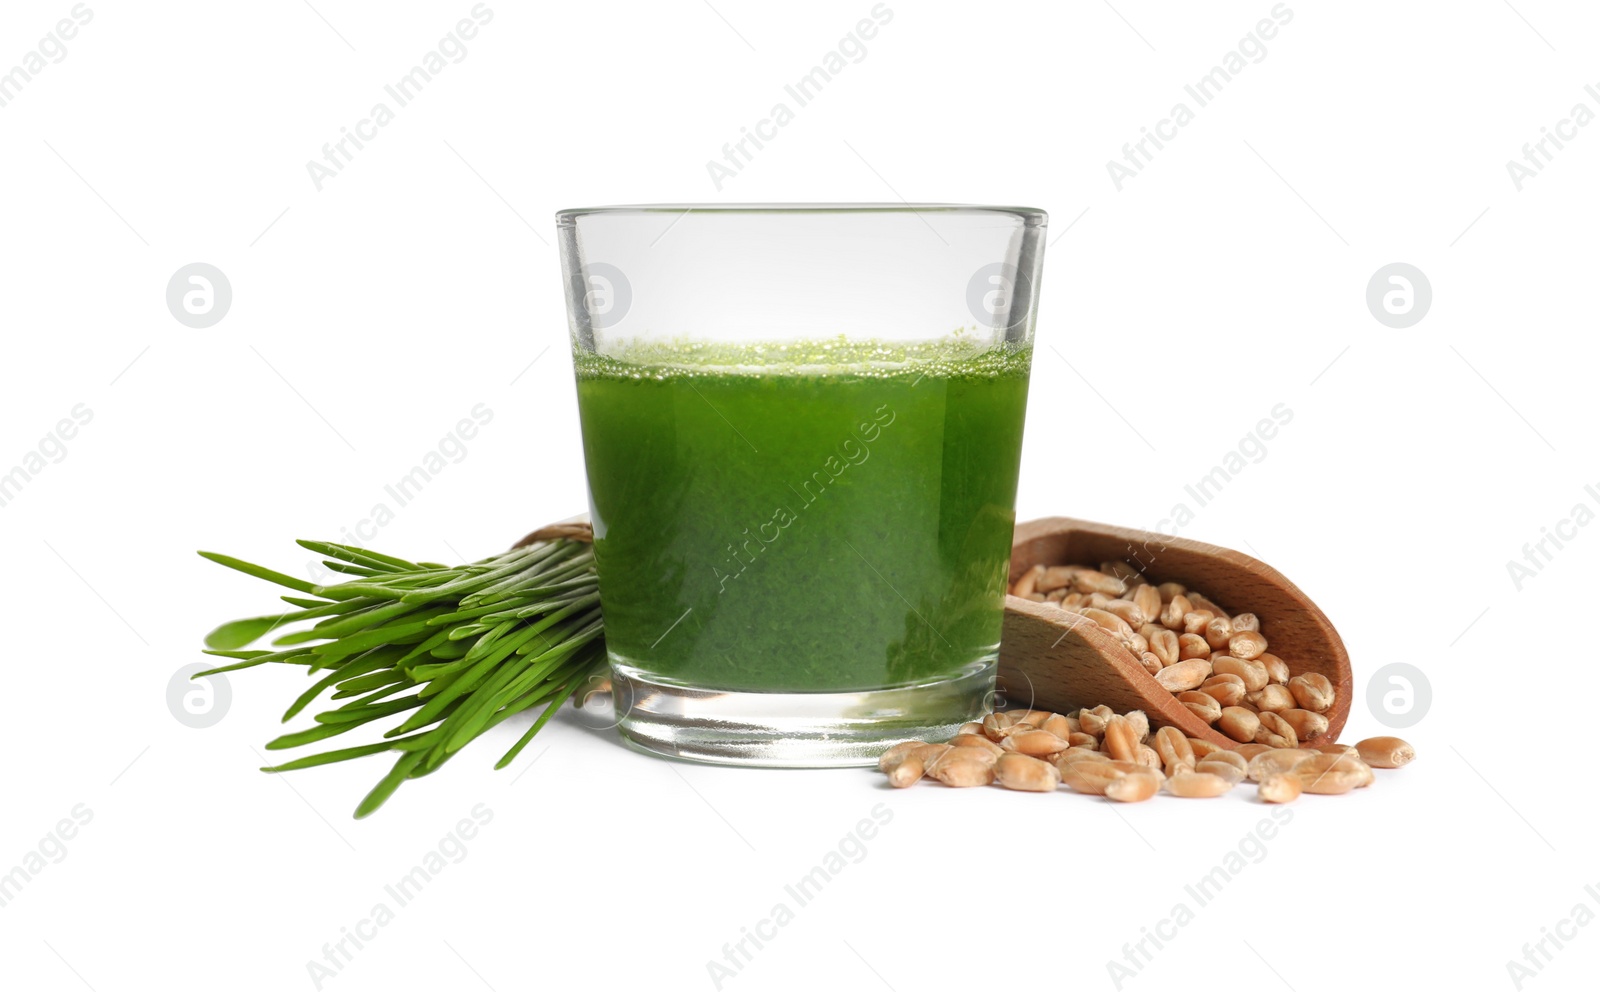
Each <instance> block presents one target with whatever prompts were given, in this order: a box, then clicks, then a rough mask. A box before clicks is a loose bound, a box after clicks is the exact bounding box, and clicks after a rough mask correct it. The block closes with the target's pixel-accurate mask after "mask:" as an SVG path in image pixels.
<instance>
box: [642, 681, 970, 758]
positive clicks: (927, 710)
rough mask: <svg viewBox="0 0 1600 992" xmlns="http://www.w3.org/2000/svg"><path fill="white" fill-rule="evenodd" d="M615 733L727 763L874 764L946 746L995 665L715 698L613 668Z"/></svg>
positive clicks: (661, 750)
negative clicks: (876, 685)
mask: <svg viewBox="0 0 1600 992" xmlns="http://www.w3.org/2000/svg"><path fill="white" fill-rule="evenodd" d="M612 669H613V671H612V684H613V692H614V694H615V695H614V699H615V701H616V712H617V715H618V718H619V720H618V727H619V729H620V730H621V731H622V736H623V739H624V740H626V741H627V742H628V743H629V744H631V745H632V746H634V747H636V748H639V749H641V750H644V751H649V752H652V753H655V754H663V755H667V756H669V757H674V758H684V759H687V760H690V761H705V762H711V763H714V764H724V765H758V766H765V767H769V768H827V767H835V768H838V767H848V766H854V765H871V764H875V763H876V762H877V760H878V755H880V754H882V753H883V752H884V751H885V750H886V749H887V748H888V747H889V746H890V745H892V744H895V743H898V742H900V741H905V740H914V739H915V740H945V739H947V738H949V737H951V736H953V735H954V734H955V733H956V730H957V728H959V727H960V726H961V725H962V724H963V723H966V722H967V721H969V720H974V719H977V718H978V717H979V716H980V715H981V714H982V713H983V712H984V709H985V706H986V704H987V703H988V701H989V697H990V695H991V693H992V692H993V690H994V679H995V663H994V662H993V661H992V660H990V661H989V662H988V663H987V664H982V665H980V666H979V667H977V668H976V670H975V671H973V672H972V673H971V674H968V675H962V676H958V677H956V678H951V679H943V680H940V681H936V682H927V683H922V684H920V685H912V686H901V687H898V688H894V689H875V690H862V691H856V692H710V691H707V690H703V689H688V688H684V687H683V686H677V685H670V684H667V683H663V682H659V681H654V680H652V679H649V678H647V677H644V676H643V675H642V674H641V673H639V672H637V671H634V670H630V669H629V668H627V667H626V666H624V665H618V664H616V663H615V661H613V664H612Z"/></svg>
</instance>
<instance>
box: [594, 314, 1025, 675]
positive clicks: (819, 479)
mask: <svg viewBox="0 0 1600 992" xmlns="http://www.w3.org/2000/svg"><path fill="white" fill-rule="evenodd" d="M1031 358H1032V351H1031V347H1030V346H1026V345H998V346H995V345H990V344H989V343H988V342H984V343H982V344H981V345H980V344H978V343H975V342H974V343H967V342H965V341H964V340H963V338H962V337H961V336H959V335H957V336H954V337H951V338H946V339H944V340H941V341H935V342H924V343H917V344H905V343H900V342H895V343H884V342H861V341H847V340H845V339H843V338H840V339H836V340H832V341H812V342H800V343H795V342H789V343H782V344H765V345H759V344H758V345H725V344H717V345H708V344H678V345H664V344H647V345H639V346H635V347H632V348H624V349H622V350H621V351H620V352H618V353H614V354H613V355H610V356H601V355H596V354H594V353H592V352H589V351H587V350H582V349H580V350H579V353H578V355H577V357H576V361H575V365H576V369H577V379H578V401H579V414H580V417H581V420H582V424H583V446H584V458H585V463H586V466H587V471H588V481H589V493H590V501H591V509H592V513H593V521H594V530H595V545H594V547H595V556H596V559H597V561H598V565H599V570H600V595H601V605H602V608H603V610H604V613H605V624H606V643H607V647H608V650H609V651H610V653H611V658H612V661H613V663H614V664H617V665H620V666H623V667H624V668H625V669H630V670H632V672H633V673H634V674H636V675H639V676H643V677H647V678H650V679H653V680H655V681H658V682H666V683H670V684H679V685H685V686H692V687H695V688H702V689H715V690H723V691H744V692H843V691H850V690H863V689H879V688H885V687H890V686H899V685H908V684H916V683H921V682H927V681H931V680H937V679H942V678H947V677H958V676H961V675H967V674H972V673H974V672H976V671H979V670H981V669H982V668H983V667H984V666H986V665H987V664H989V663H991V662H992V661H993V660H994V658H995V655H996V652H997V649H998V645H999V642H1000V624H1001V617H1002V611H1003V605H1004V596H1005V581H1006V573H1007V563H1008V559H1009V555H1010V550H1011V531H1012V524H1013V522H1014V511H1013V502H1014V498H1015V496H1016V480H1017V467H1018V459H1019V457H1020V452H1021V441H1022V421H1023V408H1024V406H1025V403H1026V400H1027V391H1028V370H1029V363H1030V361H1031Z"/></svg>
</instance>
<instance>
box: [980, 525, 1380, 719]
mask: <svg viewBox="0 0 1600 992" xmlns="http://www.w3.org/2000/svg"><path fill="white" fill-rule="evenodd" d="M1103 561H1126V562H1128V563H1129V564H1131V565H1133V566H1135V567H1137V568H1139V569H1140V570H1141V571H1142V572H1143V573H1144V575H1145V576H1146V577H1147V578H1148V579H1149V580H1150V581H1151V582H1155V583H1160V582H1181V583H1183V584H1184V585H1186V586H1189V587H1190V588H1192V589H1195V590H1197V591H1198V592H1200V593H1202V594H1204V595H1205V596H1207V597H1208V598H1210V599H1211V600H1212V601H1214V602H1215V603H1216V604H1217V605H1218V606H1220V607H1222V608H1223V609H1224V610H1227V611H1228V612H1229V613H1230V614H1232V613H1235V612H1239V613H1244V612H1249V613H1254V614H1255V615H1256V616H1257V617H1259V618H1260V619H1261V633H1262V634H1263V635H1264V636H1265V637H1266V638H1267V645H1268V646H1267V650H1268V651H1270V652H1271V653H1273V654H1275V655H1277V656H1278V657H1280V658H1282V659H1283V660H1284V661H1285V662H1286V663H1287V664H1288V666H1289V671H1290V672H1291V673H1292V674H1294V675H1303V674H1306V673H1309V672H1320V673H1321V674H1323V675H1325V676H1327V678H1328V681H1330V682H1332V683H1333V687H1334V690H1335V693H1336V695H1335V699H1334V704H1333V708H1332V709H1330V710H1329V711H1328V712H1327V713H1325V714H1323V715H1324V716H1326V717H1327V718H1328V730H1327V732H1326V733H1323V734H1321V735H1319V736H1317V737H1314V738H1312V739H1310V740H1308V741H1302V742H1301V744H1302V745H1305V744H1310V745H1317V744H1327V743H1332V742H1334V741H1336V740H1338V739H1339V732H1340V731H1342V730H1343V729H1344V723H1345V719H1346V718H1347V717H1348V716H1349V715H1350V700H1351V697H1352V694H1353V692H1354V686H1353V684H1352V680H1351V676H1350V655H1349V654H1348V653H1347V652H1346V651H1345V648H1344V642H1343V641H1342V640H1340V639H1339V633H1338V631H1336V630H1334V629H1333V624H1331V623H1329V622H1328V618H1327V617H1326V616H1325V615H1323V612H1322V611H1321V610H1319V609H1317V605H1316V604H1315V603H1313V602H1312V601H1311V600H1310V599H1308V598H1307V597H1306V594H1305V593H1303V592H1301V591H1300V590H1299V589H1298V588H1296V587H1295V585H1294V583H1292V582H1290V581H1289V580H1288V579H1286V578H1284V577H1283V576H1282V575H1281V574H1279V573H1278V571H1277V570H1276V569H1274V568H1272V567H1271V566H1268V565H1265V564H1263V563H1262V562H1259V561H1257V560H1256V559H1254V558H1252V557H1250V556H1249V555H1245V554H1241V553H1239V552H1237V551H1230V550H1228V549H1227V548H1219V547H1217V546H1216V545H1212V544H1202V543H1201V542H1199V541H1191V540H1187V539H1185V538H1181V537H1166V536H1164V535H1161V534H1154V533H1150V532H1148V531H1141V530H1130V529H1128V528H1125V527H1112V526H1110V525H1108V524H1096V523H1089V522H1087V521H1084V520H1072V519H1069V518H1067V517H1046V518H1045V519H1042V520H1034V521H1030V522H1028V523H1025V524H1019V525H1018V526H1017V529H1016V536H1015V537H1014V538H1013V540H1012V544H1011V577H1010V581H1011V582H1015V581H1016V580H1017V577H1018V576H1020V575H1021V574H1022V573H1023V572H1026V571H1027V570H1028V569H1030V568H1032V567H1033V566H1034V565H1070V564H1082V565H1098V564H1099V563H1100V562H1103ZM1000 686H1001V688H1002V690H1003V691H1004V692H1005V694H1006V696H1007V698H1008V700H1009V702H1010V704H1011V705H1013V706H1018V707H1027V708H1030V709H1040V710H1054V711H1057V712H1068V711H1070V710H1074V709H1078V708H1080V707H1084V706H1097V705H1099V704H1101V703H1104V704H1106V705H1107V706H1110V707H1111V708H1112V709H1113V710H1116V711H1117V712H1118V713H1124V712H1127V711H1128V710H1135V709H1138V710H1144V712H1145V714H1146V715H1147V716H1148V717H1149V718H1150V723H1151V725H1152V727H1155V726H1172V727H1176V728H1178V729H1179V730H1181V731H1183V733H1184V736H1186V737H1196V738H1199V739H1201V740H1205V741H1211V742H1213V743H1215V744H1218V745H1221V746H1223V747H1228V748H1234V747H1238V746H1239V742H1238V741H1235V740H1232V739H1231V738H1229V737H1227V736H1226V735H1225V734H1222V733H1220V732H1219V731H1216V730H1213V729H1212V728H1211V727H1210V726H1208V725H1207V724H1206V723H1205V721H1203V720H1201V719H1200V718H1199V717H1197V716H1195V715H1194V714H1193V713H1190V712H1189V710H1188V709H1186V708H1185V707H1184V706H1183V705H1182V704H1181V703H1179V702H1178V700H1177V697H1176V696H1174V695H1173V694H1172V693H1171V692H1168V691H1167V690H1166V689H1163V688H1162V687H1161V685H1160V684H1159V683H1157V682H1156V680H1155V679H1154V678H1152V677H1151V675H1150V674H1149V673H1148V672H1146V671H1145V670H1144V666H1143V665H1141V664H1140V663H1139V659H1137V658H1135V657H1134V656H1133V653H1132V652H1131V651H1129V650H1128V649H1127V648H1125V647H1123V646H1122V643H1121V641H1119V640H1118V639H1117V638H1116V637H1115V636H1113V635H1112V634H1110V633H1108V632H1106V631H1105V630H1102V629H1101V628H1100V627H1098V626H1096V625H1095V624H1093V623H1090V622H1088V621H1085V620H1084V619H1083V618H1082V617H1079V616H1077V615H1076V614H1072V613H1068V612H1067V611H1065V610H1063V609H1061V608H1060V607H1058V606H1056V605H1055V604H1054V603H1038V602H1034V601H1033V600H1030V599H1023V598H1021V597H1019V596H1007V597H1006V617H1005V633H1004V636H1003V639H1002V641H1001V644H1000Z"/></svg>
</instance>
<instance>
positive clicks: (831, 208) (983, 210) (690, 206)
mask: <svg viewBox="0 0 1600 992" xmlns="http://www.w3.org/2000/svg"><path fill="white" fill-rule="evenodd" d="M689 213H706V214H716V213H722V214H775V215H783V214H885V213H910V214H923V213H930V214H934V213H937V214H1005V215H1008V216H1011V217H1017V218H1020V219H1021V220H1022V223H1023V226H1024V227H1045V226H1046V225H1047V224H1048V223H1049V220H1050V215H1049V214H1048V213H1046V212H1045V211H1043V210H1041V209H1039V208H1038V207H1016V206H999V205H989V204H977V203H638V204H625V205H616V206H605V207H573V208H569V209H567V210H558V211H556V226H557V227H559V228H570V227H574V226H576V224H577V221H578V219H579V218H580V217H590V216H595V215H600V214H612V215H621V214H634V215H641V216H642V215H647V214H678V215H684V214H689Z"/></svg>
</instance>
